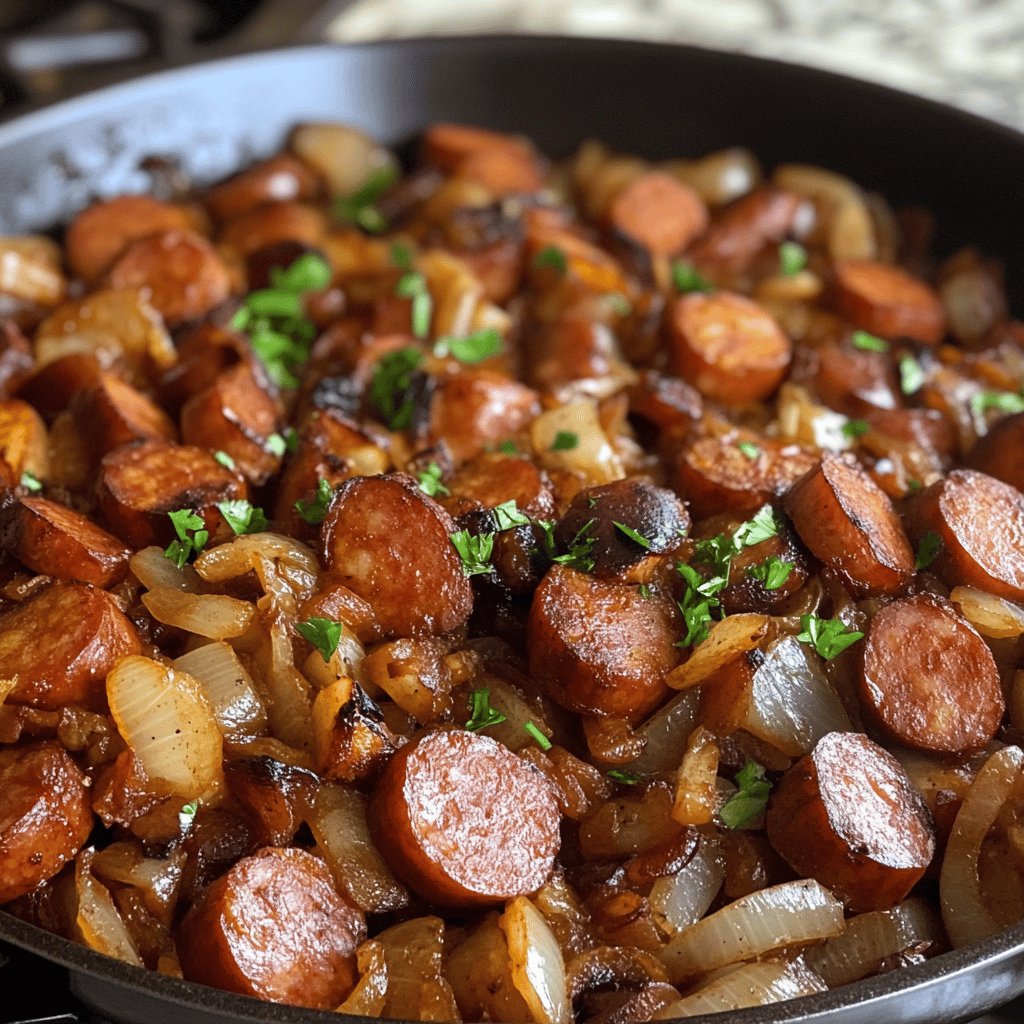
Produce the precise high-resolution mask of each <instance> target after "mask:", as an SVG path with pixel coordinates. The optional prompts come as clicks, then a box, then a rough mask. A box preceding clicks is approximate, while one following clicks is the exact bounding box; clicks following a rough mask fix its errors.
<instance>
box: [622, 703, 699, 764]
mask: <svg viewBox="0 0 1024 1024" xmlns="http://www.w3.org/2000/svg"><path fill="white" fill-rule="evenodd" d="M699 707H700V691H698V690H685V691H684V692H683V693H681V694H679V696H678V697H673V698H672V700H670V701H669V702H668V703H667V704H665V705H663V706H662V707H661V708H660V709H659V710H658V711H656V712H655V713H654V714H653V715H651V717H650V718H648V719H647V721H646V722H644V723H643V725H641V726H640V727H639V728H637V729H636V735H637V736H638V737H640V738H642V739H643V740H644V749H643V753H642V754H641V755H640V756H639V757H638V758H637V759H636V760H635V761H632V762H630V764H629V765H628V768H629V770H630V771H633V772H636V773H637V774H639V775H653V774H654V773H656V772H672V771H675V770H676V768H677V767H678V766H679V759H680V758H681V757H682V756H683V751H684V750H685V749H686V741H687V739H688V738H689V735H690V733H691V732H693V727H694V723H695V722H696V721H697V711H698V709H699Z"/></svg>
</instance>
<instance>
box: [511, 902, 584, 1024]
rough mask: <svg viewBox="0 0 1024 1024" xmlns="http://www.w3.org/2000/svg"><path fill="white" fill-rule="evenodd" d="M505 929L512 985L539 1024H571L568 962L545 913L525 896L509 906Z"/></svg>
mask: <svg viewBox="0 0 1024 1024" xmlns="http://www.w3.org/2000/svg"><path fill="white" fill-rule="evenodd" d="M501 926H502V929H503V930H504V932H505V936H506V938H507V939H508V955H509V959H510V960H511V962H512V984H513V985H515V987H516V990H517V991H518V992H519V994H520V995H521V996H522V997H523V999H524V1000H525V1001H526V1005H527V1006H528V1007H529V1009H530V1016H531V1018H532V1019H533V1020H534V1021H535V1022H536V1024H568V1022H569V1021H570V1020H571V1019H572V1010H571V1007H570V1006H569V993H568V985H567V983H566V978H565V962H564V961H563V959H562V951H561V949H559V947H558V942H557V940H556V939H555V936H554V934H553V933H552V931H551V929H550V928H549V927H548V923H547V921H545V920H544V916H543V915H542V914H541V912H540V911H539V910H538V909H537V908H536V907H535V906H534V905H533V904H532V903H531V902H530V901H529V900H528V899H527V898H526V897H525V896H517V897H516V898H515V899H514V900H512V902H511V903H509V904H508V907H507V909H506V910H505V915H504V917H503V918H502V919H501Z"/></svg>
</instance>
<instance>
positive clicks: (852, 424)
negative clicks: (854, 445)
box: [841, 420, 871, 440]
mask: <svg viewBox="0 0 1024 1024" xmlns="http://www.w3.org/2000/svg"><path fill="white" fill-rule="evenodd" d="M870 429H871V425H870V424H869V423H868V421H867V420H847V421H846V422H845V423H844V424H843V425H842V427H841V430H842V434H843V437H848V438H850V440H856V439H857V438H858V437H863V436H864V435H865V434H866V433H867V432H868V431H869V430H870Z"/></svg>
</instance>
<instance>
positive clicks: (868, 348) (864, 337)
mask: <svg viewBox="0 0 1024 1024" xmlns="http://www.w3.org/2000/svg"><path fill="white" fill-rule="evenodd" d="M850 342H851V343H852V345H853V347H854V348H858V349H860V350H861V352H888V351H889V342H887V341H885V340H884V339H883V338H879V337H876V336H875V335H874V334H869V333H868V332H867V331H854V332H853V334H852V336H851V337H850Z"/></svg>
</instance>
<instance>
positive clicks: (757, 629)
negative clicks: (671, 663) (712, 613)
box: [665, 614, 771, 690]
mask: <svg viewBox="0 0 1024 1024" xmlns="http://www.w3.org/2000/svg"><path fill="white" fill-rule="evenodd" d="M770 621H771V620H770V619H769V618H768V616H767V615H754V614H740V615H729V616H727V617H726V618H724V619H722V620H721V621H720V622H716V623H715V624H714V625H713V626H712V627H711V631H710V632H709V633H708V638H707V639H706V640H705V641H704V642H703V643H702V644H700V645H699V646H698V647H696V648H694V651H693V654H691V655H690V657H689V658H688V659H687V660H686V661H684V662H683V663H682V665H679V666H678V667H677V668H674V669H672V671H671V672H669V674H668V675H667V676H666V677H665V682H666V683H668V685H669V686H672V687H674V688H675V689H677V690H685V689H688V688H689V687H691V686H697V685H699V684H700V683H703V682H704V681H705V680H706V679H708V678H709V677H710V676H712V675H714V673H715V672H717V671H719V669H722V668H724V667H725V666H726V665H728V664H729V662H731V661H735V660H736V659H737V658H738V657H739V656H740V655H741V654H746V652H747V651H750V650H753V649H754V648H755V647H756V646H757V645H758V644H759V643H760V642H761V641H762V640H763V639H764V636H765V634H766V633H767V632H768V624H769V622H770Z"/></svg>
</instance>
